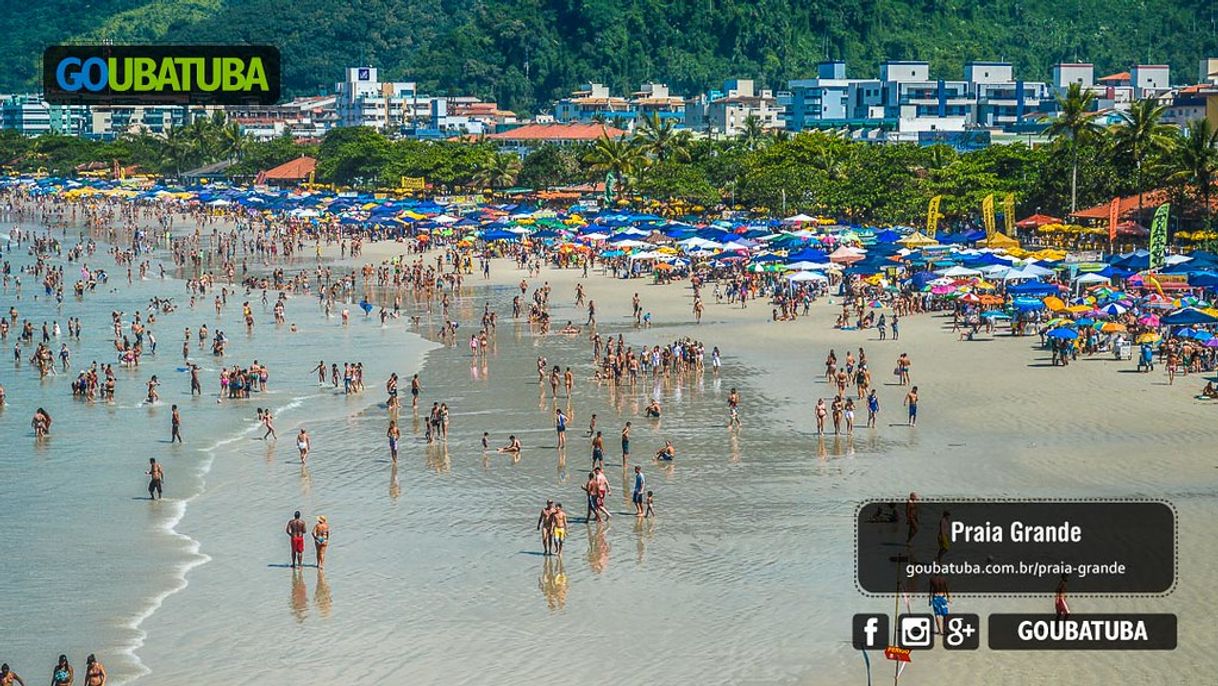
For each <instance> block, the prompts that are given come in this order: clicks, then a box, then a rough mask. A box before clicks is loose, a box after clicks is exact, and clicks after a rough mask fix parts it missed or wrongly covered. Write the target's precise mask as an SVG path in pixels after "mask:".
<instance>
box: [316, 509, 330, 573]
mask: <svg viewBox="0 0 1218 686" xmlns="http://www.w3.org/2000/svg"><path fill="white" fill-rule="evenodd" d="M329 545H330V525H329V524H327V523H326V516H325V515H317V524H316V525H314V527H313V547H314V548H315V551H316V553H317V568H318V569H321V568H322V567H324V566H325V565H326V548H327V547H328V546H329Z"/></svg>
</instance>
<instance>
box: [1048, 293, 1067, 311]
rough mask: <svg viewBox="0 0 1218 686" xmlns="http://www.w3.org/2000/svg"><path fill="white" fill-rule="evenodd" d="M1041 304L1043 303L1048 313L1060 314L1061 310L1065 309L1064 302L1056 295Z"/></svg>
mask: <svg viewBox="0 0 1218 686" xmlns="http://www.w3.org/2000/svg"><path fill="white" fill-rule="evenodd" d="M1043 302H1044V303H1045V307H1046V308H1048V309H1049V311H1050V312H1061V311H1062V310H1064V309H1066V303H1065V301H1063V300H1062V299H1061V298H1059V297H1057V296H1056V295H1051V296H1049V297H1047V298H1045V299H1044V300H1043Z"/></svg>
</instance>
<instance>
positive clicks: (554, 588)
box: [537, 556, 567, 610]
mask: <svg viewBox="0 0 1218 686" xmlns="http://www.w3.org/2000/svg"><path fill="white" fill-rule="evenodd" d="M537 586H538V588H540V589H541V593H542V595H544V596H545V598H546V605H547V606H548V607H549V608H550V609H551V610H561V609H563V608H564V607H566V605H567V574H566V571H565V570H564V569H563V561H562V556H556V557H546V558H545V561H544V562H542V567H541V576H540V577H539V578H538V580H537Z"/></svg>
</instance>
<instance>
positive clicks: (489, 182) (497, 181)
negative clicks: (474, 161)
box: [474, 153, 521, 190]
mask: <svg viewBox="0 0 1218 686" xmlns="http://www.w3.org/2000/svg"><path fill="white" fill-rule="evenodd" d="M520 168H521V163H520V158H519V157H518V156H516V155H512V154H507V153H492V154H491V156H490V157H487V158H486V159H485V160H483V161H482V162H480V163H479V164H478V167H477V169H476V170H475V171H474V182H475V183H477V184H478V185H480V186H482V187H483V188H490V189H491V190H496V189H500V188H507V187H509V186H511V185H512V184H514V183H516V177H518V176H519V175H520Z"/></svg>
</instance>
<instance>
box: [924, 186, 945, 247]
mask: <svg viewBox="0 0 1218 686" xmlns="http://www.w3.org/2000/svg"><path fill="white" fill-rule="evenodd" d="M942 200H943V196H942V195H936V196H935V197H933V198H931V199H930V207H927V208H926V235H927V236H929V237H930V238H934V237H935V230H936V229H938V228H939V217H941V216H943V215H941V214H939V203H940V202H941V201H942Z"/></svg>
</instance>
